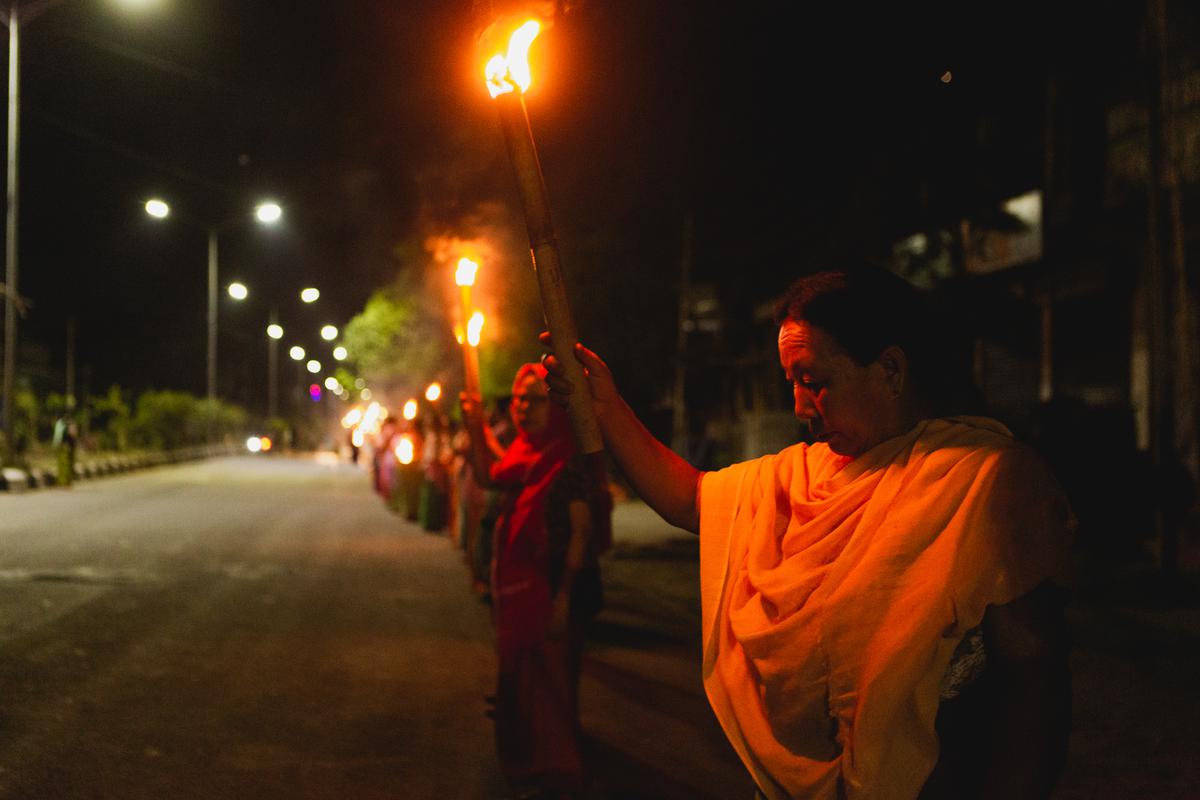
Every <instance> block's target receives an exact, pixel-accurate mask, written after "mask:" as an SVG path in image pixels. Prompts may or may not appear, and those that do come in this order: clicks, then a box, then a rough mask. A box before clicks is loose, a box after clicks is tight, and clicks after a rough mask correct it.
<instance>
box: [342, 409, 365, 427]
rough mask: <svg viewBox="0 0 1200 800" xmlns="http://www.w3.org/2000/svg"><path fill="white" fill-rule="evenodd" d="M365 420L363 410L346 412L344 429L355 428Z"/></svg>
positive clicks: (343, 419) (343, 420)
mask: <svg viewBox="0 0 1200 800" xmlns="http://www.w3.org/2000/svg"><path fill="white" fill-rule="evenodd" d="M362 420H363V410H362V409H361V408H358V407H355V408H352V409H350V410H349V411H348V412H346V416H344V417H342V427H343V428H353V427H354V426H355V425H357V424H358V423H360V422H362Z"/></svg>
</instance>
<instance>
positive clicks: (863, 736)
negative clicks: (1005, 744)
mask: <svg viewBox="0 0 1200 800" xmlns="http://www.w3.org/2000/svg"><path fill="white" fill-rule="evenodd" d="M700 498H701V499H700V587H701V599H702V619H703V642H704V666H703V675H704V686H705V691H706V693H707V694H708V698H709V701H710V702H711V704H712V707H713V710H714V712H715V713H716V715H717V718H718V719H719V720H720V722H721V725H722V726H723V727H724V729H725V732H726V734H727V735H728V737H729V740H730V742H731V743H732V744H733V746H734V749H735V750H737V752H738V754H739V755H740V756H741V758H742V761H743V762H744V763H745V765H746V767H747V768H748V769H749V770H750V772H751V774H752V776H753V777H754V779H755V781H756V782H757V783H758V786H759V788H760V790H761V791H762V792H763V793H764V794H765V795H766V796H767V797H768V798H770V799H771V800H778V799H779V798H788V797H803V798H843V797H844V798H872V800H875V799H876V798H904V799H905V800H908V799H910V798H915V797H916V796H917V795H918V794H919V792H920V791H921V787H922V786H923V785H924V783H925V780H926V779H927V778H928V776H929V774H930V772H931V771H932V769H933V767H934V765H935V763H936V762H937V758H938V741H937V736H936V734H935V733H934V718H935V716H936V715H937V709H938V688H939V683H940V680H941V678H942V675H943V673H944V672H945V671H946V667H947V665H948V663H949V661H950V658H951V655H952V654H953V652H954V649H955V647H956V645H957V644H958V643H959V641H960V640H961V639H962V637H963V635H964V634H965V633H966V632H967V631H969V630H970V629H971V628H974V627H975V626H977V625H979V624H980V622H981V621H982V619H983V614H984V610H985V609H986V608H987V607H988V606H989V605H1000V604H1004V603H1008V602H1011V601H1013V600H1015V599H1017V598H1018V597H1020V596H1022V595H1023V594H1025V593H1027V592H1029V591H1030V590H1031V589H1033V588H1034V587H1035V586H1037V585H1038V584H1039V583H1041V582H1042V581H1044V580H1046V579H1047V578H1050V577H1053V576H1055V575H1056V574H1058V573H1059V572H1060V569H1061V567H1062V565H1063V561H1064V559H1065V556H1066V553H1067V549H1068V545H1069V540H1070V528H1071V515H1070V510H1069V508H1068V506H1067V503H1066V500H1065V498H1064V497H1063V495H1062V493H1061V490H1060V489H1059V488H1058V484H1057V483H1056V482H1055V480H1054V479H1053V478H1052V477H1051V476H1050V474H1049V471H1048V469H1047V468H1046V467H1045V466H1044V465H1043V463H1042V462H1041V460H1040V459H1038V458H1037V457H1036V456H1035V455H1033V453H1032V452H1031V451H1030V450H1028V449H1027V448H1025V447H1023V446H1021V445H1018V444H1016V443H1014V442H1013V440H1012V436H1011V434H1010V433H1009V432H1008V431H1007V429H1005V428H1004V426H1002V425H1000V424H999V423H997V422H994V421H992V420H988V419H983V418H969V417H958V418H949V419H935V420H925V421H923V422H921V423H919V424H918V425H917V426H916V427H915V428H913V429H912V430H911V431H909V432H908V433H906V434H904V435H902V436H898V437H896V438H893V439H889V440H888V441H885V442H883V443H881V444H879V445H878V446H876V447H875V448H873V449H872V450H870V451H868V452H867V453H864V454H863V455H861V456H859V457H858V458H856V459H854V460H850V459H847V458H845V457H841V456H838V455H836V454H835V453H833V452H832V451H830V450H829V448H828V447H826V446H825V445H823V444H816V445H812V446H809V445H804V444H800V445H795V446H793V447H789V448H787V449H786V450H784V451H782V452H780V453H778V454H776V455H773V456H766V457H763V458H760V459H757V460H754V461H749V462H745V463H742V464H735V465H734V466H732V467H728V468H727V469H723V470H720V471H718V472H711V473H707V474H706V475H705V476H704V478H703V483H702V485H701V492H700Z"/></svg>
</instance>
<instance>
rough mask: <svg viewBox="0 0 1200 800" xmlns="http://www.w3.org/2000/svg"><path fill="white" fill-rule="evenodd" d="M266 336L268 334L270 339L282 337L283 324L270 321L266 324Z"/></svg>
mask: <svg viewBox="0 0 1200 800" xmlns="http://www.w3.org/2000/svg"><path fill="white" fill-rule="evenodd" d="M267 336H270V337H271V338H272V339H282V338H283V326H281V325H276V324H274V323H271V324H270V325H268V326H267Z"/></svg>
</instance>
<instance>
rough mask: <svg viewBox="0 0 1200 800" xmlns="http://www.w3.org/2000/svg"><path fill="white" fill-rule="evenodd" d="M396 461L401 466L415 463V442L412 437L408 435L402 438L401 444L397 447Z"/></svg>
mask: <svg viewBox="0 0 1200 800" xmlns="http://www.w3.org/2000/svg"><path fill="white" fill-rule="evenodd" d="M396 460H397V461H399V462H400V463H401V464H411V463H412V462H413V441H412V438H411V437H409V436H407V435H405V436H401V437H400V442H399V443H398V444H397V445H396Z"/></svg>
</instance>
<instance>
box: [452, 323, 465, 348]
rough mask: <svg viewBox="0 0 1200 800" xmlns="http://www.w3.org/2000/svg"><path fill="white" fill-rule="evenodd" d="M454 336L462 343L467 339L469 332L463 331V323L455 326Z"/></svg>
mask: <svg viewBox="0 0 1200 800" xmlns="http://www.w3.org/2000/svg"><path fill="white" fill-rule="evenodd" d="M454 338H455V339H457V340H458V343H459V344H462V343H463V342H465V341H466V340H467V334H466V333H464V332H463V329H462V326H461V325H455V326H454Z"/></svg>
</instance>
